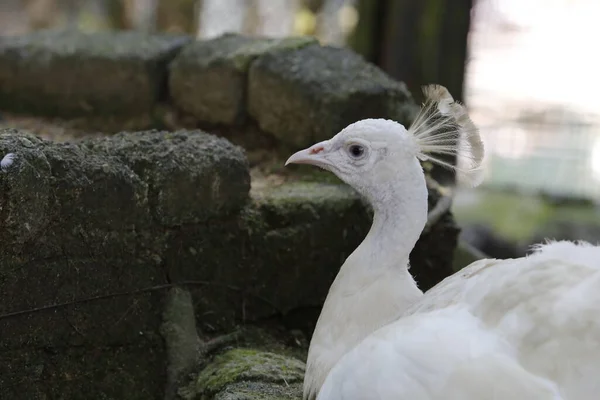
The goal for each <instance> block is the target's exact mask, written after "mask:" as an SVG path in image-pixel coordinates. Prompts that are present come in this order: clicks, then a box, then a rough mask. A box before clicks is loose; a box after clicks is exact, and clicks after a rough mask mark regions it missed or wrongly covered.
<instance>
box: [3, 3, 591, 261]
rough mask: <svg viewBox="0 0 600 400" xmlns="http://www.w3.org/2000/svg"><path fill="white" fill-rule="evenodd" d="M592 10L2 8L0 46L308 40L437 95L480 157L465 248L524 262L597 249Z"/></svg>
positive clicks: (462, 217) (460, 205)
mask: <svg viewBox="0 0 600 400" xmlns="http://www.w3.org/2000/svg"><path fill="white" fill-rule="evenodd" d="M599 19H600V2H598V1H597V0H452V1H445V0H419V1H417V0H2V1H1V2H0V35H17V34H23V33H26V32H29V31H34V30H39V29H46V28H67V29H78V30H82V31H88V32H94V31H100V30H109V29H136V30H143V31H148V32H151V31H159V32H178V33H187V34H191V35H194V36H196V37H197V38H202V39H203V38H211V37H215V36H218V35H220V34H222V33H224V32H242V33H245V34H250V35H264V36H274V37H280V36H289V35H312V36H316V37H317V38H318V39H319V40H320V41H321V42H323V43H325V44H331V45H335V46H349V47H351V48H353V49H354V50H355V51H357V52H358V53H360V54H362V55H363V56H364V57H365V58H367V59H368V60H370V61H372V62H374V63H375V64H377V65H379V66H380V67H381V68H382V69H384V70H385V71H386V72H387V73H389V74H390V75H391V76H393V77H394V78H396V79H398V80H401V81H404V82H405V83H406V84H407V85H408V87H409V89H410V90H411V91H412V93H413V94H414V95H415V97H416V98H417V99H418V98H419V95H420V93H419V87H420V86H421V85H423V84H426V83H440V84H443V85H445V86H446V87H448V88H449V90H450V92H451V93H452V94H453V95H454V96H455V97H456V98H458V99H461V100H462V101H464V102H465V103H466V105H467V106H468V108H469V110H470V112H471V115H472V118H473V120H474V121H475V123H476V124H477V125H478V126H479V127H480V129H481V132H482V135H483V139H484V143H485V145H486V158H485V168H486V177H485V181H484V184H483V185H482V186H481V187H479V188H477V189H471V190H469V189H461V190H459V191H458V193H457V196H456V199H455V203H454V212H455V214H456V216H457V219H458V221H459V223H460V224H461V225H462V226H463V228H464V229H463V233H462V238H463V239H464V240H465V241H466V242H468V243H470V244H472V245H474V246H476V247H478V248H480V249H481V250H483V251H484V252H485V253H487V254H488V255H489V256H493V257H499V258H506V257H514V256H520V255H522V254H524V253H525V252H526V249H527V247H528V245H530V244H531V243H536V242H539V241H540V240H542V239H544V238H556V239H585V240H589V241H592V242H599V241H600V210H599V207H600V99H599V98H598V97H596V94H597V93H600V81H599V80H598V79H597V71H598V70H600V56H598V55H597V52H596V51H593V49H592V47H593V44H590V43H594V40H595V38H598V37H600V24H598V23H597V21H598V20H599Z"/></svg>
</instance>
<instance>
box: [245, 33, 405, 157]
mask: <svg viewBox="0 0 600 400" xmlns="http://www.w3.org/2000/svg"><path fill="white" fill-rule="evenodd" d="M248 108H249V113H250V115H251V116H252V117H253V118H254V119H255V120H256V121H257V122H258V124H259V125H260V127H261V128H262V130H264V131H265V132H268V133H270V134H272V135H274V136H275V137H277V138H278V139H279V140H280V141H281V142H282V143H285V144H286V145H288V146H291V147H306V146H309V145H310V144H313V143H315V142H318V141H321V140H325V139H329V138H331V137H332V136H333V135H335V134H336V133H338V132H339V131H340V130H341V129H343V128H344V127H346V126H347V125H348V124H350V123H352V122H356V121H358V120H361V119H364V118H388V119H394V120H396V121H399V122H400V123H403V124H407V123H408V122H409V121H410V119H411V118H412V116H413V113H414V111H415V108H414V105H413V102H412V97H411V95H410V93H409V92H408V90H407V89H406V86H405V85H404V84H403V83H399V82H397V81H394V80H392V79H391V78H390V77H389V76H388V75H386V74H385V73H384V72H383V71H382V70H381V69H379V68H377V67H376V66H374V65H372V64H369V63H367V62H366V61H365V60H364V59H363V58H362V57H361V56H359V55H357V54H356V53H354V52H352V51H350V50H348V49H341V48H334V47H328V46H318V45H310V46H305V47H302V48H299V49H291V50H285V51H279V52H277V53H268V54H265V55H264V56H262V57H259V58H258V59H257V60H256V61H255V62H253V63H252V65H251V66H250V72H249V76H248Z"/></svg>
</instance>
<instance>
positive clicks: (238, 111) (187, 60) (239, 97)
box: [169, 34, 315, 125]
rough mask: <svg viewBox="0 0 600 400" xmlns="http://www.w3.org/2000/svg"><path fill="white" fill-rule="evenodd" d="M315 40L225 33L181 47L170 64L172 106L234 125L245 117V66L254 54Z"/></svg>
mask: <svg viewBox="0 0 600 400" xmlns="http://www.w3.org/2000/svg"><path fill="white" fill-rule="evenodd" d="M310 43H315V40H314V39H310V38H287V39H269V38H250V37H246V36H241V35H237V34H225V35H222V36H219V37H217V38H215V39H212V40H205V41H202V40H200V41H196V42H194V43H191V44H189V45H187V46H185V47H184V48H183V50H182V51H181V52H180V53H179V55H178V56H177V57H176V58H175V59H174V60H173V62H172V63H171V65H170V76H169V88H170V93H171V97H172V101H173V103H174V105H175V106H176V107H178V108H180V109H181V110H183V111H185V112H187V113H189V114H191V115H193V116H194V117H195V118H197V119H198V120H200V121H202V122H205V123H220V124H228V125H237V124H240V123H242V122H244V119H245V117H246V97H247V93H246V86H247V85H246V82H247V74H248V68H249V67H250V64H251V62H252V61H253V60H254V59H256V58H257V57H259V56H261V55H263V54H265V53H267V52H276V51H277V50H280V49H286V48H299V47H303V46H305V45H307V44H310Z"/></svg>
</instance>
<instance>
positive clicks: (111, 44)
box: [0, 31, 192, 117]
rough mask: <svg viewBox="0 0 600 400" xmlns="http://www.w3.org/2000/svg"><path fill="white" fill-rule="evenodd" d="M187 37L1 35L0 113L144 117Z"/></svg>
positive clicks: (50, 33)
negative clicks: (170, 63)
mask: <svg viewBox="0 0 600 400" xmlns="http://www.w3.org/2000/svg"><path fill="white" fill-rule="evenodd" d="M190 40H192V39H191V38H190V37H187V36H176V35H144V34H142V33H139V32H116V33H115V32H107V33H96V34H84V33H75V32H62V31H40V32H36V33H32V34H29V35H24V36H15V37H2V38H0V109H5V110H10V111H17V112H26V113H36V114H39V115H51V116H62V117H78V116H82V115H94V116H100V115H113V116H114V115H118V116H131V115H137V114H144V113H149V112H151V110H152V108H153V107H154V106H155V105H156V104H157V103H158V102H159V100H162V99H163V98H164V97H165V95H166V85H167V64H168V62H169V61H170V60H171V59H172V58H173V57H174V56H175V54H176V52H177V51H178V50H179V49H180V48H181V47H182V46H183V45H184V44H185V43H187V42H189V41H190Z"/></svg>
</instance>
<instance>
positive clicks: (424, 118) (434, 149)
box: [408, 85, 484, 186]
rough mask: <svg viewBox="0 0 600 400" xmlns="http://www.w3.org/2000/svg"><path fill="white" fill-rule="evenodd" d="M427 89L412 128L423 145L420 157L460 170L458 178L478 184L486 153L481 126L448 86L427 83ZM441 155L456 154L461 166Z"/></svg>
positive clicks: (410, 129)
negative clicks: (479, 127)
mask: <svg viewBox="0 0 600 400" xmlns="http://www.w3.org/2000/svg"><path fill="white" fill-rule="evenodd" d="M423 93H424V94H425V102H424V104H423V106H422V107H421V110H420V111H419V113H418V115H417V117H416V118H415V120H414V122H413V123H412V125H411V126H410V128H409V129H408V131H409V132H410V133H411V134H412V135H413V137H414V138H415V140H416V143H417V146H418V147H419V154H418V155H417V157H418V158H419V159H420V160H421V161H431V162H432V163H434V164H437V165H440V166H442V167H445V168H449V169H451V170H454V171H457V172H458V173H459V174H458V176H457V178H459V179H460V180H461V181H464V182H465V183H467V184H468V185H470V186H477V185H478V184H479V183H481V180H482V179H483V171H482V168H481V163H482V161H483V154H484V149H483V142H482V141H481V137H480V136H479V130H478V129H477V127H476V126H475V124H474V123H473V122H472V121H471V119H470V118H469V115H468V113H467V110H466V108H465V107H464V106H463V105H462V104H461V103H459V102H457V101H455V100H454V99H453V98H452V96H451V95H450V93H449V92H448V90H447V89H446V88H445V87H443V86H440V85H428V86H424V87H423ZM440 155H442V156H443V155H450V156H456V158H457V166H455V165H452V164H451V163H449V162H448V161H445V160H444V159H442V158H440ZM459 157H460V160H459ZM459 161H460V166H458V164H459Z"/></svg>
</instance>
